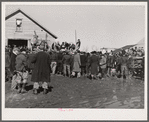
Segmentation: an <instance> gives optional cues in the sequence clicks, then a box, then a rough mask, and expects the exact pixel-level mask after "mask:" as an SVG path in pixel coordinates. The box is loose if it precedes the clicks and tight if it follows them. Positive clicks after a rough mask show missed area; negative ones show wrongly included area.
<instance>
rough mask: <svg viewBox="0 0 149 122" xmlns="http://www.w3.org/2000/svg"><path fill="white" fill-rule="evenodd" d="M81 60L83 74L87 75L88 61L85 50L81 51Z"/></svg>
mask: <svg viewBox="0 0 149 122" xmlns="http://www.w3.org/2000/svg"><path fill="white" fill-rule="evenodd" d="M80 60H81V74H82V75H83V76H85V73H86V63H87V56H86V55H85V53H84V52H82V53H81V55H80Z"/></svg>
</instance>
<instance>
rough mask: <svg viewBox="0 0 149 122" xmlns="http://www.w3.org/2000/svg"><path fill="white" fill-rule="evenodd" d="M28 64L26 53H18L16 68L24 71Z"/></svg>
mask: <svg viewBox="0 0 149 122" xmlns="http://www.w3.org/2000/svg"><path fill="white" fill-rule="evenodd" d="M26 64H27V58H26V56H25V55H24V54H22V53H20V54H19V55H17V57H16V65H15V68H16V70H17V71H23V70H25V67H26Z"/></svg>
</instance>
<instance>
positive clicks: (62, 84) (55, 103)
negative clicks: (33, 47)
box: [5, 75, 144, 109]
mask: <svg viewBox="0 0 149 122" xmlns="http://www.w3.org/2000/svg"><path fill="white" fill-rule="evenodd" d="M5 84H6V85H5V107H6V108H126V109H127V108H131V109H133V108H135V109H136V108H138V109H139V108H144V81H142V80H139V79H135V78H128V79H127V80H126V83H124V84H123V79H122V78H120V79H118V78H116V77H106V78H105V79H103V80H90V79H88V78H86V77H81V78H68V77H63V76H57V75H54V76H51V83H50V90H49V92H48V94H46V95H44V94H43V93H42V92H41V93H39V94H38V95H34V94H33V91H32V88H33V83H32V82H30V80H29V81H28V84H27V86H26V89H27V93H24V94H18V93H16V92H15V91H11V90H10V87H11V83H8V82H6V83H5Z"/></svg>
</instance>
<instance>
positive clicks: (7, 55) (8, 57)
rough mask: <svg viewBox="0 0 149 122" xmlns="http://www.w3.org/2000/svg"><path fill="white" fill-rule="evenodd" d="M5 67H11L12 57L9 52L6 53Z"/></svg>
mask: <svg viewBox="0 0 149 122" xmlns="http://www.w3.org/2000/svg"><path fill="white" fill-rule="evenodd" d="M5 67H6V68H9V67H10V55H9V52H5Z"/></svg>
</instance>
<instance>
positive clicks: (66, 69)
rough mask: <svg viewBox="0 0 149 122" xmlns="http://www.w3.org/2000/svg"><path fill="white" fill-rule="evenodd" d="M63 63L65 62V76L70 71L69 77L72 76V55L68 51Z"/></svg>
mask: <svg viewBox="0 0 149 122" xmlns="http://www.w3.org/2000/svg"><path fill="white" fill-rule="evenodd" d="M62 63H63V73H64V76H66V75H67V71H68V77H70V64H71V56H70V54H68V52H66V53H65V54H64V56H63V58H62Z"/></svg>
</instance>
